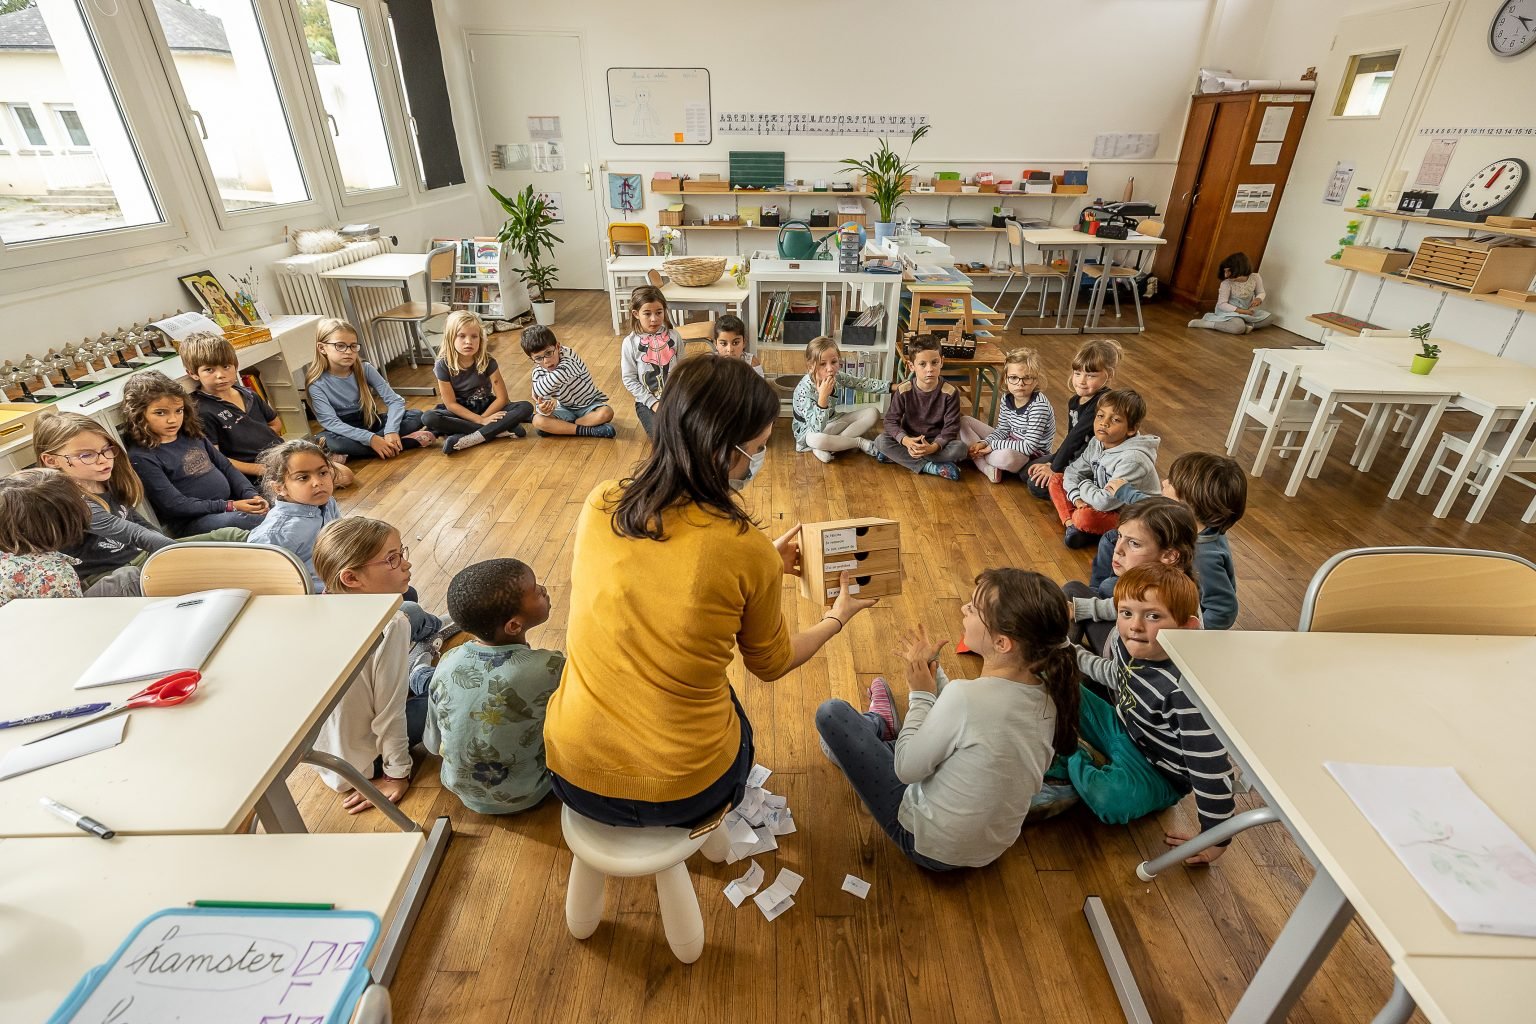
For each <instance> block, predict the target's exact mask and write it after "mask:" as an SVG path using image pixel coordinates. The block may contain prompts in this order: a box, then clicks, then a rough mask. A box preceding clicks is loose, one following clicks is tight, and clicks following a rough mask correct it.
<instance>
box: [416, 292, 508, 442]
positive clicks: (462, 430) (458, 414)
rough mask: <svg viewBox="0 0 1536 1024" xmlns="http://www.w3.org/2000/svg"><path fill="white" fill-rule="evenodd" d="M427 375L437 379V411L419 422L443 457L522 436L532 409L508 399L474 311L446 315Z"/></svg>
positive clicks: (482, 328)
mask: <svg viewBox="0 0 1536 1024" xmlns="http://www.w3.org/2000/svg"><path fill="white" fill-rule="evenodd" d="M432 375H433V376H434V377H436V378H437V397H438V403H437V408H436V409H429V410H428V411H426V412H424V413H422V414H421V422H422V423H423V424H425V426H426V428H427V429H428V430H430V431H432V433H434V434H436V435H438V436H439V437H442V438H443V454H444V455H452V454H453V453H455V452H461V451H463V450H464V449H466V448H473V447H474V446H475V445H477V444H481V443H482V442H485V441H489V440H491V439H492V438H494V437H501V436H503V435H505V434H508V433H510V434H511V435H512V436H513V437H523V436H525V435H526V434H527V431H526V430H524V429H523V424H524V423H527V422H528V421H529V420H531V419H533V406H532V405H530V404H529V403H527V402H510V403H509V402H508V401H507V382H506V381H504V380H502V378H501V368H500V367H499V366H497V365H496V360H495V359H493V358H492V357H491V351H490V348H489V346H487V345H486V343H485V325H484V324H483V323H481V322H480V317H479V316H477V315H476V314H475V313H473V312H471V311H470V310H467V309H456V310H454V311H453V312H452V313H449V314H448V320H447V322H446V323H445V324H444V325H443V344H442V346H441V347H440V348H439V349H438V351H437V361H436V362H435V363H433V364H432Z"/></svg>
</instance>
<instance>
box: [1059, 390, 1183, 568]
mask: <svg viewBox="0 0 1536 1024" xmlns="http://www.w3.org/2000/svg"><path fill="white" fill-rule="evenodd" d="M1146 416H1147V403H1146V402H1144V401H1142V398H1141V396H1140V395H1138V394H1137V393H1136V392H1134V391H1132V390H1130V389H1129V388H1125V389H1122V390H1118V391H1106V392H1105V393H1104V394H1103V395H1101V396H1100V397H1099V400H1098V404H1097V407H1096V408H1095V409H1094V413H1093V440H1091V441H1089V442H1088V447H1086V448H1084V449H1083V454H1081V455H1079V456H1078V457H1077V458H1076V459H1075V460H1073V462H1072V465H1070V466H1068V467H1067V472H1066V474H1065V475H1064V476H1062V477H1061V478H1057V477H1055V476H1053V477H1051V483H1050V488H1051V502H1052V504H1054V505H1055V506H1056V512H1057V514H1058V515H1060V516H1061V525H1062V526H1064V527H1066V534H1065V536H1064V537H1063V538H1062V540H1063V542H1064V543H1065V544H1066V545H1067V547H1069V548H1085V547H1088V546H1089V545H1091V544H1096V543H1098V540H1099V537H1100V535H1102V534H1105V533H1108V532H1109V531H1110V530H1112V529H1114V528H1115V524H1116V523H1118V522H1119V520H1120V517H1119V515H1118V513H1117V512H1116V511H1115V510H1116V509H1118V508H1119V507H1120V506H1121V505H1123V504H1125V502H1124V501H1123V500H1122V499H1121V498H1117V497H1116V496H1115V495H1114V494H1112V493H1110V491H1109V490H1108V487H1107V485H1108V483H1109V481H1110V480H1112V479H1119V480H1122V481H1125V482H1126V483H1129V484H1130V485H1131V486H1133V487H1137V488H1139V489H1141V490H1144V491H1151V490H1152V489H1153V488H1155V487H1156V486H1157V446H1158V440H1159V439H1158V437H1157V435H1155V434H1141V433H1139V432H1138V430H1139V428H1140V427H1141V421H1142V420H1144V419H1145V418H1146Z"/></svg>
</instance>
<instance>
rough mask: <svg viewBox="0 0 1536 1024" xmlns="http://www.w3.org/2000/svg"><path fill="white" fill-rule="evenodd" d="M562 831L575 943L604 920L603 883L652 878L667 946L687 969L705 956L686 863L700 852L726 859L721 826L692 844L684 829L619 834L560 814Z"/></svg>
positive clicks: (568, 923) (568, 910)
mask: <svg viewBox="0 0 1536 1024" xmlns="http://www.w3.org/2000/svg"><path fill="white" fill-rule="evenodd" d="M560 831H561V833H563V834H564V836H565V845H566V846H569V847H570V848H571V854H572V855H573V858H574V859H573V860H572V861H571V878H570V881H569V882H567V883H566V887H565V926H566V927H567V928H569V929H570V930H571V934H572V935H574V936H576V938H578V939H585V938H587V937H588V936H590V935H591V934H592V933H593V932H595V931H597V926H598V925H599V924H601V923H602V920H603V883H604V881H605V880H606V879H607V878H609V877H610V876H611V877H613V878H638V877H640V876H642V875H655V876H656V899H657V902H659V903H660V904H661V923H662V928H663V929H664V930H665V931H666V933H667V945H669V946H671V947H672V952H673V954H675V955H676V956H677V958H678V959H679V960H681V961H682V962H683V963H685V964H691V963H693V962H694V961H695V960H697V959H698V958H699V955H700V954H701V953H703V952H704V917H703V915H702V914H700V913H699V898H698V896H697V895H696V894H695V893H694V891H693V880H692V879H691V878H689V877H688V864H687V861H688V858H689V857H691V856H693V854H694V852H695V851H697V850H699V849H701V848H703V849H704V855H705V856H706V857H708V858H709V859H710V860H712V861H714V862H715V863H719V862H720V861H722V860H724V859H725V853H726V849H727V848H728V846H729V838H728V837H727V836H726V831H725V827H724V826H723V825H722V826H720V827H718V828H716V829H715V830H714V831H713V832H710V833H709V834H708V835H703V836H699V837H698V838H693V837H692V836H690V835H689V834H688V829H685V828H618V827H616V826H613V825H604V824H601V823H599V822H596V821H593V820H592V819H591V818H583V817H582V816H581V815H579V814H577V813H576V812H575V811H572V810H571V809H570V808H569V807H562V808H561V809H560Z"/></svg>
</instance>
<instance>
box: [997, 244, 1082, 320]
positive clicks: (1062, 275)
mask: <svg viewBox="0 0 1536 1024" xmlns="http://www.w3.org/2000/svg"><path fill="white" fill-rule="evenodd" d="M1005 227H1006V230H1007V232H1008V279H1007V280H1006V281H1004V282H1003V287H1002V290H1001V291H999V292H998V293H997V308H998V309H1002V308H1003V296H1004V295H1005V294H1006V293H1007V291H1008V286H1009V285H1010V284H1012V283H1013V279H1014V278H1015V277H1018V276H1019V275H1020V274H1022V275H1023V276H1024V287H1023V290H1021V291H1020V292H1019V297H1018V298H1017V299H1015V300H1014V302H1013V308H1012V309H1010V310H1009V311H1008V319H1007V320H1005V321H1003V330H1005V331H1006V330H1007V329H1008V327H1009V325H1010V324H1012V323H1013V318H1014V315H1015V314H1016V313H1018V311H1019V306H1020V305H1021V304H1022V303H1023V302H1024V296H1026V295H1028V294H1029V287H1030V285H1032V284H1034V282H1035V281H1036V280H1037V279H1038V280H1039V281H1040V309H1039V311H1038V312H1037V313H1036V314H1035V315H1036V316H1039V317H1044V316H1045V296H1046V293H1047V292H1049V291H1050V288H1051V282H1052V281H1055V282H1056V285H1057V287H1058V288H1059V289H1060V295H1059V296H1058V298H1057V302H1056V311H1057V315H1058V316H1059V315H1060V312H1061V307H1062V306H1063V305H1065V303H1066V297H1067V272H1066V271H1065V270H1057V269H1056V268H1055V267H1053V266H1051V264H1050V259H1049V256H1048V254H1047V252H1046V250H1043V249H1042V250H1041V251H1040V258H1041V259H1043V260H1045V261H1046V262H1044V263H1025V262H1024V245H1025V242H1024V229H1023V228H1021V227H1019V222H1018V221H1016V220H1010V221H1007V222H1006V225H1005Z"/></svg>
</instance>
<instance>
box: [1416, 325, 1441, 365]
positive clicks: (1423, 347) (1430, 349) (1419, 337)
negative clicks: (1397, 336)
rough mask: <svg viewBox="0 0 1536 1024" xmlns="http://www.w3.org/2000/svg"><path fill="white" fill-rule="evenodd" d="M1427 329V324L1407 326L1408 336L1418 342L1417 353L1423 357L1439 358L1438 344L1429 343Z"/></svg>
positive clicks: (1428, 328) (1428, 327) (1428, 329)
mask: <svg viewBox="0 0 1536 1024" xmlns="http://www.w3.org/2000/svg"><path fill="white" fill-rule="evenodd" d="M1429 331H1430V325H1429V324H1419V326H1417V327H1412V328H1409V330H1408V336H1409V337H1410V338H1412V339H1413V340H1414V341H1416V342H1418V343H1419V355H1421V356H1423V357H1424V358H1425V359H1439V358H1440V346H1439V345H1431V344H1430V343H1429Z"/></svg>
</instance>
